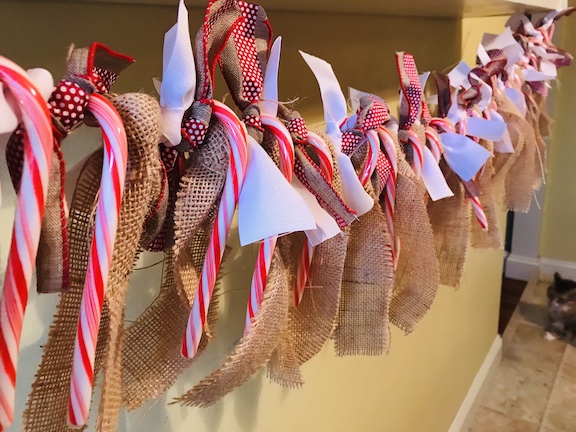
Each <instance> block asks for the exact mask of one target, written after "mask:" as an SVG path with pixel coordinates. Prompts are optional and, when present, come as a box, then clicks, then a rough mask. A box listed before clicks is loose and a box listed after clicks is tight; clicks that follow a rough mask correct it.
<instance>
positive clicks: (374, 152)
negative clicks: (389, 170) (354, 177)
mask: <svg viewBox="0 0 576 432" xmlns="http://www.w3.org/2000/svg"><path fill="white" fill-rule="evenodd" d="M365 139H366V140H368V143H369V146H368V154H367V157H366V163H365V164H364V166H363V167H362V170H361V171H360V174H359V175H358V178H359V179H360V182H361V183H362V186H366V184H367V183H368V181H369V180H370V177H371V176H372V173H373V172H374V170H375V169H376V163H377V162H378V152H379V151H380V139H379V138H378V133H377V132H376V131H374V130H369V131H367V132H366V138H365Z"/></svg>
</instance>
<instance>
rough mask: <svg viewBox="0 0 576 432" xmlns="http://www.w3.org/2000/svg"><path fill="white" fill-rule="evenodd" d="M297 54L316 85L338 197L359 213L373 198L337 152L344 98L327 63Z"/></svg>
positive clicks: (345, 110)
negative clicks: (336, 173)
mask: <svg viewBox="0 0 576 432" xmlns="http://www.w3.org/2000/svg"><path fill="white" fill-rule="evenodd" d="M300 54H301V55H302V57H303V58H304V61H306V63H307V64H308V67H310V69H311V70H312V72H313V73H314V76H315V77H316V80H317V81H318V85H319V87H320V94H321V96H322V104H323V106H324V120H325V121H326V134H327V135H328V136H329V137H330V139H331V140H332V142H333V143H334V147H335V148H336V154H337V160H336V161H335V162H336V163H338V167H339V168H340V175H341V176H342V197H343V198H344V202H345V203H346V205H348V207H350V208H351V209H352V210H353V211H354V213H356V216H362V215H363V214H366V213H368V212H369V211H370V210H371V209H372V207H373V206H374V199H373V198H372V197H371V196H370V195H369V194H368V193H367V192H366V191H365V190H364V187H363V186H362V183H361V182H360V180H359V179H358V175H357V174H356V170H355V169H354V166H353V165H352V161H351V160H350V158H349V157H348V156H346V155H345V154H344V153H342V151H341V150H342V132H341V131H340V125H341V124H342V122H343V121H344V120H345V119H346V114H347V107H346V98H345V97H344V93H342V89H341V88H340V83H339V82H338V79H337V78H336V75H335V74H334V71H333V70H332V66H331V65H330V64H329V63H327V62H326V61H324V60H322V59H320V58H318V57H314V56H311V55H309V54H306V53H304V52H302V51H300Z"/></svg>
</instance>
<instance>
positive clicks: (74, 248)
mask: <svg viewBox="0 0 576 432" xmlns="http://www.w3.org/2000/svg"><path fill="white" fill-rule="evenodd" d="M102 159H103V155H102V151H98V152H96V153H95V154H94V155H92V156H91V157H90V158H89V159H88V160H87V161H86V163H85V164H84V167H83V168H82V172H81V173H80V176H79V178H78V182H77V185H76V189H75V191H74V196H73V197H72V203H71V205H70V213H69V228H70V230H69V234H70V251H71V254H70V282H71V285H70V289H69V290H68V291H67V292H65V293H63V294H61V298H60V303H59V304H58V309H57V312H56V315H55V317H54V321H53V323H52V325H51V326H50V332H49V334H48V341H47V343H46V345H44V353H43V355H42V361H41V363H40V366H39V368H38V372H37V373H36V378H35V380H34V382H33V384H32V391H31V392H30V395H29V397H28V403H27V406H26V410H25V411H24V421H23V429H24V430H26V431H30V432H54V431H68V430H74V429H71V428H69V427H68V425H67V421H66V413H67V407H68V397H69V394H70V376H71V373H72V358H73V355H74V339H75V337H76V328H77V324H78V314H79V311H80V300H81V299H82V291H83V289H84V280H85V278H86V269H87V267H88V250H89V246H90V243H91V241H92V232H93V223H94V215H95V208H96V201H97V197H98V190H99V188H100V174H101V171H102ZM106 315H107V308H106V307H105V308H104V312H103V319H105V317H106ZM104 342H105V335H103V332H102V329H101V331H100V334H99V337H98V349H97V356H96V364H97V365H98V364H101V359H102V354H103V351H104V348H105V343H104ZM96 369H98V367H96Z"/></svg>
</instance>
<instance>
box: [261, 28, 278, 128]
mask: <svg viewBox="0 0 576 432" xmlns="http://www.w3.org/2000/svg"><path fill="white" fill-rule="evenodd" d="M281 49H282V37H281V36H278V37H277V38H276V40H275V41H274V43H273V44H272V48H271V49H270V56H269V57H268V63H267V64H266V73H265V74H264V83H263V85H262V99H261V100H260V102H259V104H258V105H259V106H260V110H261V112H262V114H268V115H270V116H272V117H276V114H278V69H279V66H280V50H281Z"/></svg>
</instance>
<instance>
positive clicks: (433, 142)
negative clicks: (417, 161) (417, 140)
mask: <svg viewBox="0 0 576 432" xmlns="http://www.w3.org/2000/svg"><path fill="white" fill-rule="evenodd" d="M426 139H427V140H428V142H429V143H430V151H431V152H432V155H433V156H434V159H435V160H436V162H437V163H438V162H440V159H441V158H442V144H441V142H440V137H439V136H438V132H436V129H434V128H433V127H430V126H427V127H426Z"/></svg>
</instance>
